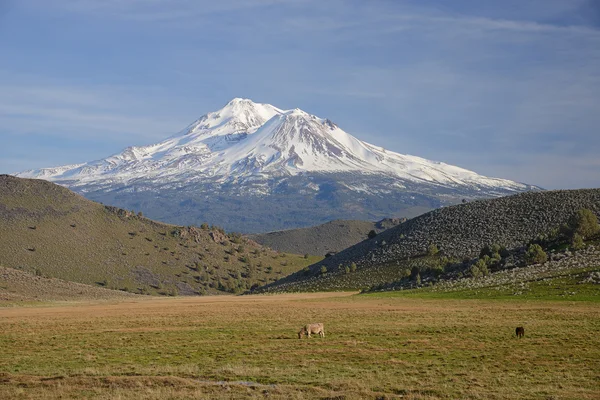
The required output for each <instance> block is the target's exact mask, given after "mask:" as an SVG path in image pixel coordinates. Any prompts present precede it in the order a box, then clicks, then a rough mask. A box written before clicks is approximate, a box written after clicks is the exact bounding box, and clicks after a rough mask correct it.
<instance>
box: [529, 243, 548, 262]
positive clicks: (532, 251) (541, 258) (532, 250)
mask: <svg viewBox="0 0 600 400" xmlns="http://www.w3.org/2000/svg"><path fill="white" fill-rule="evenodd" d="M525 258H526V259H527V262H529V263H530V264H542V263H545V262H546V261H547V260H548V256H547V255H546V252H545V251H544V249H542V246H540V245H539V244H532V245H530V246H529V248H528V249H527V253H526V254H525Z"/></svg>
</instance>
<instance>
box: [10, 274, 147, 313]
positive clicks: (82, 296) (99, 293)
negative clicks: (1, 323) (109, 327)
mask: <svg viewBox="0 0 600 400" xmlns="http://www.w3.org/2000/svg"><path fill="white" fill-rule="evenodd" d="M135 296H137V295H135V294H132V293H128V292H124V291H121V290H110V289H105V288H100V287H94V286H91V285H84V284H82V283H75V282H69V281H65V280H62V279H57V278H46V277H43V276H38V275H34V274H31V273H28V272H25V271H20V270H17V269H14V268H6V267H0V304H7V303H8V304H19V303H22V302H28V303H29V302H39V301H73V300H112V299H115V300H116V299H128V298H132V297H133V298H135Z"/></svg>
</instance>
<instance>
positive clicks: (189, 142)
mask: <svg viewBox="0 0 600 400" xmlns="http://www.w3.org/2000/svg"><path fill="white" fill-rule="evenodd" d="M306 173H353V174H357V173H358V174H361V175H382V176H386V177H388V178H393V179H396V180H397V182H396V183H395V186H396V187H398V188H401V187H404V185H405V184H406V183H407V182H408V183H414V184H426V185H434V186H442V187H450V188H453V187H469V188H470V189H473V190H487V189H502V190H506V191H522V190H527V189H529V188H531V187H530V186H528V185H524V184H521V183H516V182H513V181H509V180H505V179H496V178H488V177H485V176H481V175H478V174H477V173H475V172H472V171H469V170H466V169H463V168H459V167H455V166H452V165H448V164H444V163H440V162H435V161H430V160H426V159H423V158H420V157H415V156H409V155H402V154H398V153H395V152H392V151H389V150H385V149H383V148H381V147H377V146H374V145H371V144H368V143H365V142H363V141H361V140H358V139H357V138H355V137H353V136H351V135H350V134H348V133H346V132H344V131H343V130H342V129H341V128H339V127H338V126H337V125H336V124H334V123H332V122H331V121H329V120H327V119H321V118H318V117H316V116H314V115H310V114H308V113H306V112H304V111H302V110H299V109H294V110H287V111H284V110H281V109H279V108H277V107H274V106H272V105H269V104H259V103H254V102H252V101H251V100H247V99H239V98H236V99H233V100H232V101H230V102H229V103H228V104H227V105H226V106H225V107H223V108H222V109H221V110H219V111H216V112H211V113H208V114H206V115H204V116H203V117H201V118H200V119H198V120H197V121H195V122H194V123H193V124H191V125H190V126H188V127H187V128H186V129H184V130H183V131H181V132H179V133H177V134H176V135H174V136H172V137H170V138H168V139H166V140H164V141H162V142H160V143H156V144H153V145H148V146H140V147H128V148H127V149H125V150H124V151H123V152H121V153H118V154H115V155H113V156H110V157H108V158H105V159H102V160H98V161H92V162H88V163H83V164H76V165H69V166H64V167H56V168H43V169H38V170H30V171H25V172H22V173H19V174H16V175H17V176H19V177H25V178H42V179H47V180H51V181H56V182H58V183H62V184H65V185H67V186H69V187H82V186H86V185H89V184H95V185H103V186H110V185H114V184H117V183H118V184H128V183H129V182H136V183H137V184H139V183H140V182H142V181H148V182H153V183H161V182H165V183H174V182H191V181H194V182H200V181H202V180H203V179H209V178H210V179H211V180H215V179H216V181H217V182H221V183H226V182H229V183H230V182H236V183H240V182H245V181H249V182H255V181H256V180H257V179H268V178H270V177H281V176H296V175H301V174H306ZM346 186H347V187H348V188H349V189H351V190H356V191H357V192H360V191H364V190H365V187H364V185H363V186H360V185H357V186H356V187H352V184H346ZM256 190H257V191H258V193H259V194H266V192H265V190H267V192H268V189H265V188H264V187H262V188H260V189H258V188H257V189H256Z"/></svg>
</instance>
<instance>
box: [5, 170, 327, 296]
mask: <svg viewBox="0 0 600 400" xmlns="http://www.w3.org/2000/svg"><path fill="white" fill-rule="evenodd" d="M148 195H149V196H151V194H148ZM0 249H1V250H0V265H2V266H4V267H10V268H15V269H20V270H24V271H28V272H31V273H34V274H37V275H41V276H47V277H55V278H61V279H64V280H68V281H73V282H80V283H85V284H91V285H98V286H103V287H106V288H112V289H120V290H125V291H129V292H133V293H144V294H164V295H175V294H179V295H194V294H217V293H223V292H229V293H236V292H241V291H244V290H247V289H249V288H251V287H253V286H258V285H264V284H266V283H268V282H272V281H274V280H276V279H278V278H280V277H282V276H285V275H288V274H290V273H292V272H295V271H297V270H299V269H301V268H303V267H304V266H306V265H308V264H311V263H314V262H316V261H318V260H319V258H316V257H313V258H304V257H303V256H298V255H289V254H283V253H278V252H276V251H273V250H271V249H269V248H266V247H264V246H261V245H259V244H257V243H255V242H253V241H251V240H248V239H245V238H243V237H241V235H238V234H227V233H225V232H224V231H223V230H222V229H220V228H218V227H209V226H206V225H203V226H202V227H189V226H188V227H183V226H174V225H167V224H162V223H157V222H155V221H152V220H150V219H147V218H145V217H143V216H142V215H140V214H136V213H135V212H133V211H127V210H122V209H118V208H115V207H110V206H104V205H102V204H98V203H95V202H92V201H89V200H86V199H84V198H83V197H81V196H79V195H77V194H74V193H73V192H71V191H69V190H68V189H65V188H63V187H61V186H58V185H55V184H53V183H50V182H46V181H43V180H32V179H20V178H15V177H12V176H8V175H1V176H0Z"/></svg>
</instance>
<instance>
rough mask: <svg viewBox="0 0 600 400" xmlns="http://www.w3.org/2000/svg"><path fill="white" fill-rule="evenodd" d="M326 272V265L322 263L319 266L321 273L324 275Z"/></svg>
mask: <svg viewBox="0 0 600 400" xmlns="http://www.w3.org/2000/svg"><path fill="white" fill-rule="evenodd" d="M326 273H327V267H326V266H324V265H323V266H322V267H321V275H325V274H326Z"/></svg>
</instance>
